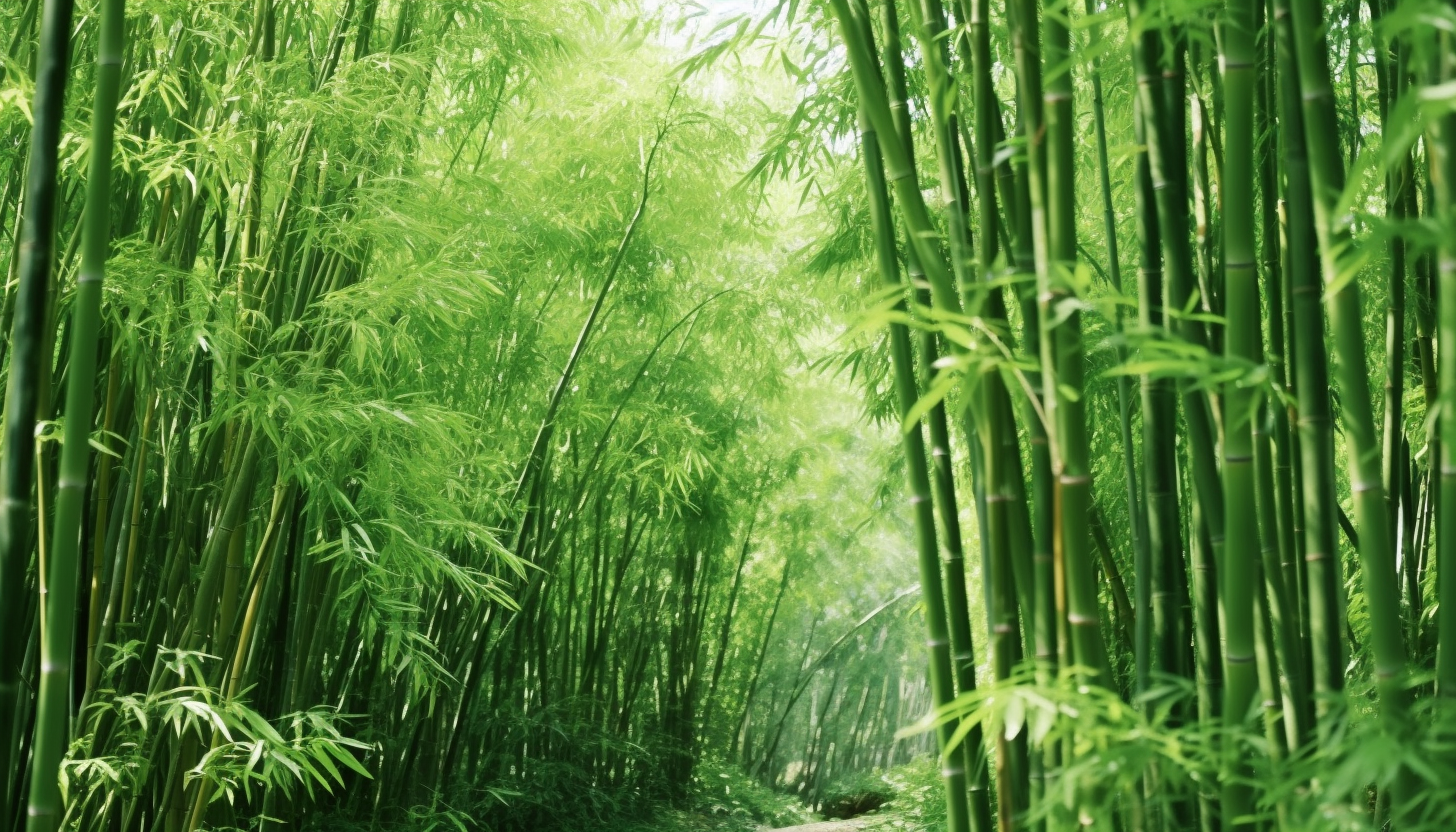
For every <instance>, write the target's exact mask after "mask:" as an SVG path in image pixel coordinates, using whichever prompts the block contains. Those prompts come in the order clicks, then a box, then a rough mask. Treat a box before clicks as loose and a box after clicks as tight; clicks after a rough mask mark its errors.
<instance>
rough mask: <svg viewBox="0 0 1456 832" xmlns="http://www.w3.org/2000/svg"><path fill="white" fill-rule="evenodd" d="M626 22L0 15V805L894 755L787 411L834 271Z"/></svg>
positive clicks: (467, 820) (507, 792)
mask: <svg viewBox="0 0 1456 832" xmlns="http://www.w3.org/2000/svg"><path fill="white" fill-rule="evenodd" d="M563 15H566V16H567V17H570V18H571V19H573V20H574V21H575V23H574V24H573V25H571V26H565V25H563V22H562V21H563V20H564V19H565V18H563ZM667 28H668V26H667V18H665V17H659V18H653V17H652V13H651V12H650V10H647V9H639V8H637V7H635V6H623V7H621V8H612V9H598V8H593V7H592V6H590V5H588V4H558V3H544V2H543V3H523V2H515V0H511V2H497V1H496V0H461V1H460V2H453V0H452V2H419V0H256V2H248V3H235V2H204V3H197V2H191V1H190V0H159V1H154V0H146V1H145V2H144V1H143V0H132V2H129V3H128V2H123V0H102V2H79V3H73V2H69V1H68V0H14V2H0V34H3V36H4V37H3V41H4V48H5V50H6V52H5V54H4V58H3V65H0V82H3V83H0V136H3V139H0V142H3V145H0V227H3V229H4V230H3V231H0V257H3V258H4V262H5V263H6V268H7V275H8V282H7V284H6V285H7V288H6V290H5V292H4V301H3V309H0V315H3V325H4V331H5V332H6V333H7V335H6V338H5V340H4V341H3V344H0V352H3V366H4V373H5V383H6V400H5V401H6V404H5V410H4V436H5V439H4V449H3V455H0V479H3V486H0V493H3V504H4V506H5V508H4V511H3V519H0V829H4V830H7V832H8V830H16V832H19V830H28V832H54V830H57V829H61V828H66V829H97V830H100V829H108V830H167V832H188V831H189V830H196V829H204V828H224V827H226V828H257V827H260V826H261V827H271V826H281V825H283V824H284V823H297V824H310V823H312V824H315V825H319V826H320V827H321V828H339V827H341V826H342V827H345V828H354V827H358V828H363V827H365V826H367V827H368V828H370V829H378V828H384V827H390V828H395V827H397V828H411V829H413V828H434V827H435V826H437V825H441V824H449V825H454V826H457V827H459V828H462V829H464V828H467V827H466V825H467V824H469V825H470V826H471V828H491V829H545V828H582V825H583V824H586V823H590V822H593V821H595V820H599V819H601V818H604V817H610V816H613V815H614V813H615V814H621V813H623V812H627V813H631V812H640V811H642V810H644V808H647V809H650V808H651V807H652V806H654V805H657V804H658V803H660V802H663V801H671V800H681V799H683V797H684V796H685V795H686V794H687V793H688V792H689V791H690V790H692V789H694V788H696V787H695V786H694V785H693V784H694V782H695V779H694V772H695V764H696V763H697V762H698V761H699V760H701V759H709V758H711V759H712V760H717V761H719V762H717V763H714V765H716V766H718V768H714V769H711V770H712V771H718V770H720V769H721V768H723V767H725V766H726V767H730V768H737V767H739V766H742V767H743V768H746V769H748V770H749V771H751V772H752V775H753V776H754V777H757V778H758V779H760V780H762V781H764V782H770V783H777V784H779V785H780V786H781V787H783V788H786V789H790V790H797V791H798V792H799V793H801V794H803V795H804V797H805V798H806V799H807V800H810V801H811V802H812V801H817V800H820V799H821V798H822V796H823V793H824V790H825V788H826V784H828V783H829V782H830V781H831V780H832V779H833V778H834V777H835V776H838V775H839V774H842V773H847V772H855V771H862V770H869V769H870V768H872V767H874V766H876V765H890V764H893V763H896V762H901V761H904V760H906V759H908V758H910V757H912V756H914V755H916V754H917V753H923V752H924V751H925V750H926V748H927V745H926V742H925V741H924V740H923V739H920V738H915V737H909V738H899V739H897V738H896V731H897V730H898V729H899V728H900V727H901V726H903V725H904V724H906V723H907V722H909V721H911V720H913V719H914V718H916V717H917V716H918V715H919V714H920V713H923V712H924V711H925V710H926V709H927V708H928V707H929V705H930V699H929V694H928V688H927V687H926V684H925V682H924V679H923V677H922V674H921V672H920V666H919V662H918V660H915V659H914V658H913V657H914V656H915V654H916V651H917V648H916V647H915V645H914V639H913V638H910V637H909V633H910V632H912V630H910V629H909V627H910V625H912V624H914V623H915V622H914V621H913V620H912V619H911V618H910V617H908V616H909V612H910V611H911V610H912V609H913V607H912V606H911V604H910V603H909V602H908V601H907V600H906V599H908V598H910V597H911V593H910V592H909V591H908V588H910V587H913V580H909V579H906V578H905V577H903V576H900V575H897V574H895V573H894V571H893V570H890V569H877V568H876V566H875V564H876V563H878V562H879V561H878V560H876V559H879V560H883V557H884V554H883V553H885V552H898V551H901V550H902V548H903V547H901V546H900V545H899V544H898V543H897V541H898V540H900V539H901V538H902V537H903V536H904V535H905V534H906V529H905V527H904V525H903V524H902V523H900V521H899V519H898V517H897V515H896V514H895V513H894V512H882V511H879V510H878V509H877V508H876V506H877V504H875V503H870V504H867V503H866V500H865V492H867V491H876V490H877V489H878V490H881V491H883V489H880V488H879V486H880V480H881V474H882V473H883V471H884V470H885V466H884V465H883V464H882V463H883V461H884V460H883V458H882V457H881V456H879V455H878V452H877V451H876V448H877V447H878V443H879V442H880V440H881V435H880V434H878V433H876V432H875V430H874V429H873V428H871V427H866V426H865V425H864V424H863V423H861V422H859V421H858V417H857V408H856V407H854V406H852V405H849V404H847V403H846V401H845V400H846V398H847V397H846V395H845V394H844V391H843V389H842V387H841V386H835V385H833V384H828V383H826V384H827V386H826V384H810V383H809V382H807V381H802V380H801V382H799V383H798V388H797V389H791V387H792V385H791V384H790V380H791V378H792V377H793V375H794V373H798V374H799V375H800V376H802V377H804V378H808V377H809V375H810V374H806V372H805V367H804V362H806V361H810V360H812V358H813V353H814V351H815V350H819V349H820V348H819V347H815V346H813V344H812V343H811V342H814V338H813V337H810V331H811V330H812V329H814V328H815V327H818V326H822V324H821V323H817V322H816V321H818V320H821V319H823V317H824V316H825V315H826V314H827V312H826V307H825V305H824V302H823V300H822V298H823V297H824V296H826V295H829V294H831V293H827V292H821V293H818V294H814V293H806V292H803V291H801V285H802V281H801V283H794V284H791V283H790V282H788V281H786V280H783V279H780V277H779V275H780V274H792V273H793V272H794V270H795V268H796V267H795V266H794V265H793V264H792V263H791V262H790V258H789V257H788V256H787V254H786V253H785V251H784V250H783V248H782V247H781V246H779V245H778V244H777V243H776V242H775V235H776V234H778V233H789V229H788V226H787V225H785V224H784V221H783V217H784V216H786V215H785V214H784V213H783V212H777V209H775V208H773V207H772V205H773V204H774V203H776V202H778V201H781V200H779V198H778V197H775V196H773V195H772V193H770V191H769V190H765V189H759V190H756V191H755V190H753V189H748V188H734V187H732V186H733V185H734V183H735V181H736V180H737V178H738V177H741V176H742V174H743V172H744V171H746V170H747V169H748V168H750V167H751V158H750V154H751V153H752V151H753V148H754V143H755V142H757V141H759V139H760V138H761V135H760V134H761V133H762V130H761V128H759V127H758V126H756V125H755V124H754V123H753V122H752V120H750V119H748V118H745V117H744V116H743V112H749V111H747V109H746V107H745V106H743V105H744V102H745V101H746V100H747V98H746V92H745V90H746V87H745V85H744V84H742V83H740V84H738V85H737V86H733V85H729V87H728V89H729V92H728V93H722V91H721V90H722V89H723V86H722V85H721V84H720V85H719V87H718V88H717V89H718V90H719V92H718V93H716V94H715V95H716V97H715V95H705V94H702V90H703V89H704V88H706V89H709V90H710V91H711V90H712V89H713V87H712V85H711V84H704V85H700V86H697V87H694V86H692V85H687V84H684V83H683V82H682V80H681V79H677V80H674V77H673V67H672V65H671V64H670V63H669V53H668V51H667V50H665V49H664V48H663V47H662V46H661V42H662V38H663V37H664V35H663V34H662V33H663V32H664V31H666V30H667ZM664 79H666V80H664ZM735 108H737V110H741V111H743V112H739V111H737V110H735ZM740 163H741V164H740ZM735 168H736V169H735ZM801 339H802V340H801ZM820 340H822V339H820ZM806 353H807V355H806ZM795 396H799V397H807V398H805V399H803V401H808V402H811V404H808V405H803V407H804V408H805V409H807V410H810V411H812V410H815V409H822V411H823V413H822V416H821V417H820V418H819V419H818V420H817V421H816V420H813V419H810V420H808V421H805V420H803V419H801V418H800V417H799V416H798V415H796V414H795V413H794V410H795V409H796V407H797V406H796V405H794V404H792V402H796V401H800V399H798V398H795ZM795 431H798V432H797V433H796V432H795ZM826 454H827V455H828V460H826V459H825V458H824V456H825V455H826ZM834 460H838V461H837V462H836V461H834ZM886 493H888V492H886ZM831 494H832V495H836V497H835V500H834V502H835V503H836V505H837V508H836V509H835V511H834V512H833V513H832V514H831V513H827V509H825V508H824V507H822V506H821V505H820V503H819V500H820V498H821V497H822V496H824V495H831ZM826 518H832V520H826ZM818 573H822V574H818ZM837 573H845V575H846V576H845V577H843V578H841V579H832V578H831V577H830V576H831V575H834V574H837ZM866 574H868V577H865V576H866ZM907 657H909V658H907ZM735 782H736V781H735Z"/></svg>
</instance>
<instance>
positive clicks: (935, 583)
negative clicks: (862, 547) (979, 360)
mask: <svg viewBox="0 0 1456 832" xmlns="http://www.w3.org/2000/svg"><path fill="white" fill-rule="evenodd" d="M834 2H835V12H836V14H838V15H839V22H840V27H841V32H842V34H843V37H844V39H845V40H846V41H856V40H859V33H860V32H861V31H862V29H860V27H859V26H858V25H856V22H855V19H854V18H852V17H851V16H850V11H849V8H848V6H847V3H846V0H834ZM859 21H862V22H863V23H864V24H866V25H867V24H868V22H869V20H868V18H867V17H860V18H859ZM871 66H872V65H871ZM863 68H867V67H862V69H863ZM857 75H858V73H857ZM856 80H857V81H859V82H860V84H861V85H862V86H868V84H867V83H866V82H867V81H868V80H869V79H860V78H858V77H856ZM863 101H864V96H863V94H862V98H861V112H862V115H861V121H860V141H861V144H860V150H861V153H862V154H863V156H864V161H865V172H866V180H867V183H868V186H869V194H870V212H871V214H870V216H871V222H872V224H873V227H874V230H875V253H876V261H877V265H878V267H879V271H880V276H881V279H882V280H884V281H885V282H886V283H896V284H898V283H899V263H898V258H897V257H896V254H895V232H894V227H893V225H892V221H891V218H890V211H889V196H888V191H887V188H886V186H885V179H884V172H883V171H884V168H883V166H882V163H881V162H880V145H881V144H882V143H883V139H880V138H879V137H878V136H877V135H876V134H877V131H876V129H875V127H874V125H873V124H872V123H871V122H870V120H869V119H868V118H867V117H866V116H864V115H863V112H864V111H865V110H867V109H868V107H867V106H866V105H865V104H864V103H863ZM890 339H891V340H890V348H891V351H892V356H893V361H894V375H895V392H896V397H897V401H898V405H899V408H900V415H901V419H902V420H903V419H905V418H906V417H907V416H908V415H909V413H910V411H911V408H913V407H914V405H915V402H916V401H918V400H919V395H920V394H919V391H918V385H917V384H916V381H915V367H914V363H913V362H914V353H913V351H912V349H911V344H910V333H909V331H908V329H907V328H906V327H905V326H904V325H902V324H892V326H891V330H890ZM906 427H908V430H904V429H903V428H906ZM902 430H903V437H902V441H903V443H904V447H905V457H906V460H905V469H906V476H907V479H908V482H909V488H910V503H911V509H912V511H913V518H914V523H915V541H916V550H917V552H918V554H919V565H920V584H921V595H922V598H923V601H924V605H925V624H926V629H927V634H928V641H927V642H926V643H927V645H928V647H929V651H930V684H931V688H932V691H933V695H934V700H935V705H936V706H943V705H946V704H949V703H950V702H951V701H952V700H953V699H954V698H955V689H954V677H953V669H952V662H951V654H950V633H949V630H948V628H947V623H946V622H947V619H946V609H945V601H944V595H943V594H942V585H941V576H940V553H939V548H938V546H937V542H936V533H935V514H934V503H933V502H932V497H931V490H930V474H929V471H928V470H927V467H926V463H925V438H924V434H922V433H921V428H920V425H919V424H918V423H916V424H911V425H907V426H902ZM954 731H955V724H954V723H953V722H947V723H945V724H943V725H941V726H940V728H939V729H938V731H937V740H938V742H939V746H940V750H941V754H942V755H943V757H944V764H943V771H942V776H943V779H944V782H945V796H946V815H947V828H948V829H949V830H950V832H969V830H970V829H971V821H970V815H969V811H968V810H969V806H968V804H967V793H966V771H965V769H964V767H963V765H962V763H961V761H962V760H963V759H964V758H963V757H962V756H961V755H955V754H947V750H948V747H949V744H950V741H951V738H952V736H953V735H954Z"/></svg>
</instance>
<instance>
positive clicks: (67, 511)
mask: <svg viewBox="0 0 1456 832" xmlns="http://www.w3.org/2000/svg"><path fill="white" fill-rule="evenodd" d="M47 6H48V8H47V11H48V12H49V11H50V9H49V4H47ZM69 11H70V10H69V9H67V10H66V12H67V13H66V14H65V15H64V17H63V18H61V19H48V21H49V22H50V23H51V24H52V25H60V26H63V27H65V26H69V20H68V19H66V18H69V16H70V15H69ZM125 25H126V4H125V0H108V2H106V3H105V4H104V5H103V6H102V7H101V20H100V37H99V39H98V48H97V53H96V92H95V103H94V105H93V109H92V116H91V118H92V123H91V160H90V173H89V178H88V180H87V183H86V210H85V223H84V228H83V232H82V235H83V243H82V261H81V270H80V273H79V275H78V277H77V280H76V298H75V305H74V309H73V312H72V314H73V319H72V330H71V355H70V363H69V366H68V369H67V379H66V422H65V444H64V446H63V448H62V451H61V462H60V472H59V482H58V487H57V493H56V514H55V530H56V531H55V535H54V541H53V544H52V545H53V548H52V551H51V560H50V563H49V564H48V573H49V574H48V575H47V576H46V583H47V586H46V596H47V598H46V604H45V609H44V618H45V628H44V634H45V635H44V638H43V642H44V643H43V651H44V653H45V659H44V661H43V663H42V666H41V675H40V691H39V694H38V695H37V699H36V737H35V750H34V752H33V754H34V757H33V760H32V766H33V768H32V773H31V783H30V817H29V821H28V823H27V824H26V828H27V830H28V832H53V830H55V829H58V828H59V827H60V825H61V816H62V814H63V813H64V811H65V806H64V803H63V801H62V797H61V787H60V778H59V775H60V771H59V769H60V762H61V758H62V756H63V755H64V754H65V749H66V747H67V746H68V745H69V744H70V729H69V721H70V707H69V698H70V694H71V673H72V667H71V660H72V656H71V651H72V639H73V634H74V632H75V626H76V612H77V610H76V591H77V584H78V576H77V570H78V568H79V560H80V548H81V526H82V523H83V517H82V513H83V509H84V508H85V501H86V480H87V474H88V473H89V471H90V462H91V445H90V439H91V421H92V418H93V411H94V409H95V391H94V389H93V388H94V387H95V384H96V350H97V344H98V341H99V338H100V331H101V282H102V279H103V278H104V276H105V273H106V256H107V250H108V247H109V245H110V238H111V152H112V147H113V141H114V136H115V119H116V101H117V96H118V95H119V93H120V90H121V60H122V49H123V37H124V33H125ZM64 37H65V35H64V34H62V35H61V39H60V40H59V41H58V43H59V44H64V43H65V41H64ZM59 65H60V70H61V75H62V78H61V80H60V82H59V85H58V89H57V90H56V98H55V101H54V104H55V105H56V106H59V105H60V104H61V91H62V90H64V84H65V81H64V74H65V58H64V57H61V58H60V59H59ZM47 259H48V258H47ZM46 265H47V266H48V265H49V264H48V263H47V264H46ZM98 558H99V554H98Z"/></svg>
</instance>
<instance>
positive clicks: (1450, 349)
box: [1426, 34, 1456, 698]
mask: <svg viewBox="0 0 1456 832" xmlns="http://www.w3.org/2000/svg"><path fill="white" fill-rule="evenodd" d="M1440 41H1441V45H1442V47H1443V48H1442V49H1441V50H1440V51H1439V52H1438V54H1439V55H1440V58H1439V59H1438V60H1439V63H1438V64H1437V66H1436V73H1433V74H1437V75H1438V77H1439V78H1441V79H1442V80H1444V81H1447V82H1449V81H1450V80H1452V79H1456V59H1453V57H1452V47H1453V46H1456V44H1453V42H1452V41H1453V39H1452V38H1451V36H1450V35H1449V34H1445V35H1442V36H1441V37H1440ZM1433 127H1434V129H1433V130H1432V131H1431V132H1432V135H1431V136H1430V139H1429V141H1428V142H1427V143H1426V151H1427V153H1428V154H1429V160H1430V177H1431V186H1432V188H1431V190H1432V191H1433V192H1434V195H1435V197H1436V199H1435V209H1436V210H1435V212H1434V215H1435V219H1436V222H1437V223H1439V226H1440V227H1441V228H1442V229H1443V230H1444V233H1443V235H1442V241H1443V243H1444V245H1442V246H1441V249H1440V251H1439V252H1438V253H1437V256H1436V281H1437V286H1436V302H1437V304H1438V306H1437V309H1436V326H1437V332H1436V342H1437V345H1438V349H1439V351H1440V354H1439V356H1438V358H1437V364H1436V368H1437V384H1438V396H1439V401H1440V407H1441V413H1440V417H1439V419H1440V421H1439V427H1438V431H1439V436H1440V446H1441V447H1440V451H1441V455H1440V485H1439V490H1438V491H1437V499H1438V501H1439V504H1440V510H1439V511H1438V512H1437V514H1438V515H1439V517H1440V518H1443V519H1445V520H1447V521H1448V522H1451V521H1452V518H1456V236H1453V234H1452V231H1453V229H1456V115H1444V116H1441V117H1440V118H1439V119H1437V120H1436V123H1435V124H1434V125H1433ZM1436 525H1437V529H1436V580H1437V601H1438V603H1439V604H1440V612H1439V616H1440V620H1439V621H1438V623H1437V627H1438V638H1437V644H1438V648H1437V654H1436V691H1437V693H1438V694H1440V695H1441V696H1442V697H1447V698H1449V697H1453V696H1456V529H1445V528H1440V523H1439V521H1438V522H1437V524H1436Z"/></svg>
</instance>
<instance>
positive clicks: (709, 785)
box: [689, 758, 816, 829]
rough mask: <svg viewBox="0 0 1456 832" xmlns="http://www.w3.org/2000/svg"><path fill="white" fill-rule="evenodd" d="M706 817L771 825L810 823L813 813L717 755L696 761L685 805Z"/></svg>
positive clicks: (797, 801)
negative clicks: (690, 792)
mask: <svg viewBox="0 0 1456 832" xmlns="http://www.w3.org/2000/svg"><path fill="white" fill-rule="evenodd" d="M689 805H690V808H692V809H693V810H694V811H695V812H697V813H699V814H702V815H707V816H709V817H721V818H730V819H734V820H739V821H746V822H749V824H748V826H747V828H750V829H751V828H753V824H763V825H765V826H768V827H771V828H778V827H783V826H794V825H797V824H801V823H812V822H813V821H814V820H816V818H815V817H814V814H813V813H812V812H810V811H809V810H808V809H807V808H805V807H804V805H803V804H802V803H800V802H799V800H798V798H795V797H793V796H791V795H787V794H784V793H782V792H778V791H775V790H773V789H771V788H769V787H768V786H765V785H763V784H762V783H760V782H758V781H757V780H754V779H753V778H751V777H749V776H748V775H747V774H746V773H744V772H743V770H742V769H740V768H738V767H737V766H734V765H731V764H729V763H725V762H724V761H722V760H721V759H718V758H708V759H705V760H703V761H702V762H700V763H698V765H697V768H696V771H695V773H694V776H693V792H692V798H691V803H690V804H689Z"/></svg>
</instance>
